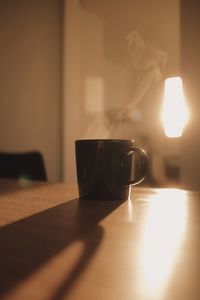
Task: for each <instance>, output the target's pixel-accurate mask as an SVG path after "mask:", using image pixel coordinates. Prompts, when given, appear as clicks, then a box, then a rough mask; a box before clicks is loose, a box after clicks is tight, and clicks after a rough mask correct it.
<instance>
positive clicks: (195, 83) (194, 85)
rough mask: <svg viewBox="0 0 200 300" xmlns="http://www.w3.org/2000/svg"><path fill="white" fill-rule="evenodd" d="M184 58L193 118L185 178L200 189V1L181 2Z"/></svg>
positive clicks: (186, 147)
mask: <svg viewBox="0 0 200 300" xmlns="http://www.w3.org/2000/svg"><path fill="white" fill-rule="evenodd" d="M181 4H182V5H181V15H182V18H181V29H182V30H181V37H182V44H181V49H182V51H181V61H182V73H183V79H184V83H185V91H186V94H187V98H188V103H189V107H190V110H191V120H190V123H189V125H188V127H187V130H186V131H185V135H184V138H183V141H182V152H181V163H182V168H181V171H182V181H183V184H184V186H185V187H186V188H189V189H197V190H200V134H199V133H200V122H199V115H200V90H199V78H200V64H199V53H200V34H199V28H200V3H199V1H196V0H191V1H187V0H182V2H181Z"/></svg>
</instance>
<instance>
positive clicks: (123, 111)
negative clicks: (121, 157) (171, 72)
mask: <svg viewBox="0 0 200 300" xmlns="http://www.w3.org/2000/svg"><path fill="white" fill-rule="evenodd" d="M126 42H127V44H128V47H127V59H128V60H127V65H126V68H127V69H128V73H129V77H131V78H132V82H130V80H129V84H131V87H132V90H131V92H130V93H129V99H128V103H126V104H125V105H123V106H121V107H117V108H114V109H112V110H109V111H106V112H104V113H101V114H99V115H98V116H96V117H95V120H94V122H93V123H92V124H91V125H90V126H89V128H88V129H87V130H86V131H85V132H84V134H83V136H82V138H84V139H85V138H93V139H95V138H101V139H102V138H104V139H105V138H106V139H107V138H113V137H116V136H117V137H118V138H121V137H122V136H121V134H122V131H121V129H122V125H124V124H129V123H130V122H133V121H134V118H135V117H136V112H137V107H138V104H139V103H140V102H141V100H142V99H143V97H144V95H145V93H146V92H147V90H148V89H149V87H150V86H151V84H152V83H153V82H154V81H157V80H159V79H160V78H161V75H162V72H163V70H164V68H165V65H166V62H167V54H166V53H165V52H163V51H162V50H160V49H157V48H156V47H155V46H154V45H152V44H151V43H149V42H147V41H144V39H143V38H142V36H141V34H140V33H139V32H138V31H137V30H134V31H132V32H131V33H130V34H129V35H128V36H127V38H126ZM125 81H126V80H125ZM126 83H127V82H125V84H126ZM124 90H126V87H124Z"/></svg>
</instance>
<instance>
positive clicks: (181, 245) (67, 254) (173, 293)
mask: <svg viewBox="0 0 200 300" xmlns="http://www.w3.org/2000/svg"><path fill="white" fill-rule="evenodd" d="M77 195H78V194H77V189H76V187H75V186H72V185H66V184H64V183H55V184H50V183H46V184H44V183H31V184H26V183H25V182H21V183H16V182H8V181H1V182H0V254H1V255H0V270H1V271H0V298H1V299H20V300H23V299H34V300H36V299H42V300H45V299H52V300H54V299H70V300H71V299H73V300H79V299H81V300H84V299H87V300H90V299H95V300H107V299H109V300H118V299H119V300H129V299H130V300H143V299H145V300H150V299H152V300H157V299H165V300H167V299H170V300H173V299H174V300H175V299H176V300H179V299H180V300H185V299H187V300H193V299H198V300H199V299H200V194H199V193H196V192H189V191H184V190H180V189H153V188H144V187H142V188H140V187H137V188H134V189H133V191H132V194H131V199H129V200H127V201H124V202H119V201H111V202H108V201H80V200H78V196H77Z"/></svg>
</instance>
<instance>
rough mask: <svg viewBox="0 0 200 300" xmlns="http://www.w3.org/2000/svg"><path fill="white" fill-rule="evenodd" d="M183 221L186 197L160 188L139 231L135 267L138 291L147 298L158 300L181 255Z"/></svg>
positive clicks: (184, 225)
mask: <svg viewBox="0 0 200 300" xmlns="http://www.w3.org/2000/svg"><path fill="white" fill-rule="evenodd" d="M186 222H187V195H186V192H185V191H183V190H179V189H163V190H160V191H159V192H158V193H157V194H156V193H155V194H154V195H152V197H151V201H150V202H149V206H148V209H147V211H146V215H145V222H144V226H143V228H142V230H141V244H140V249H139V264H140V266H139V267H140V271H141V278H142V288H143V289H144V287H145V291H144V292H145V293H147V294H148V295H149V299H158V298H159V299H161V298H162V296H163V294H164V293H165V291H166V290H167V286H168V282H169V280H170V276H171V275H172V273H173V268H175V266H176V263H177V262H178V259H179V257H180V255H181V244H182V243H183V241H184V232H185V229H186Z"/></svg>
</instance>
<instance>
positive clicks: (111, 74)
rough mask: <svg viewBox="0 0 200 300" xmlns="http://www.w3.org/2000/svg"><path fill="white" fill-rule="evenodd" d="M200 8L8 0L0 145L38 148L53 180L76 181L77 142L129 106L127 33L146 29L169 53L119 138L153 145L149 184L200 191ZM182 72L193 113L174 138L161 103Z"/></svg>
mask: <svg viewBox="0 0 200 300" xmlns="http://www.w3.org/2000/svg"><path fill="white" fill-rule="evenodd" d="M199 8H200V4H199V2H198V1H197V0H190V1H187V0H169V1H160V0H151V1H146V0H109V1H107V0H95V1H93V0H28V1H27V0H18V1H15V0H1V1H0V39H1V45H0V66H1V67H0V151H27V150H33V149H34V150H39V151H40V152H41V153H42V154H43V156H44V160H45V165H46V169H47V174H48V179H49V180H50V181H60V180H65V181H69V182H70V181H74V180H75V179H76V172H75V162H74V140H75V139H78V138H81V137H83V134H84V132H85V130H87V128H88V126H90V125H91V124H93V122H94V121H95V118H96V116H99V115H101V114H102V113H104V112H106V111H110V110H113V109H116V108H119V107H127V104H128V103H129V101H128V102H127V99H128V98H127V97H123V95H124V93H126V87H127V89H128V88H130V87H131V86H132V81H131V80H130V78H131V77H130V76H129V77H128V78H129V79H127V81H126V80H125V79H126V78H127V77H126V76H124V74H127V73H129V66H128V64H127V40H126V38H127V35H128V34H130V32H132V31H133V30H137V31H138V32H140V34H141V35H142V37H143V38H144V40H145V41H148V42H149V43H151V44H152V45H154V46H155V48H156V49H160V50H162V51H163V52H165V53H167V56H168V59H167V63H166V66H165V68H164V69H163V70H162V74H161V77H160V80H155V81H153V82H152V84H151V85H150V87H149V88H148V89H147V91H146V92H145V93H144V96H143V97H142V99H141V101H140V103H139V105H138V107H137V110H136V112H135V114H134V120H133V121H132V120H131V121H129V122H128V123H127V124H125V126H124V127H122V128H123V129H122V130H121V132H120V138H121V137H122V138H123V137H124V138H132V139H134V140H135V142H136V144H137V146H142V147H143V148H144V149H145V150H146V151H147V153H148V155H149V158H150V171H149V175H148V178H147V181H146V183H147V184H152V185H154V186H169V185H178V186H181V187H184V188H189V189H199V186H200V185H199V183H200V179H199V178H200V150H199V149H200V141H199V130H200V123H199V120H198V112H199V108H200V102H199V98H200V97H199V94H200V92H199V78H200V76H199V75H200V74H199V73H200V71H199V70H200V68H199V53H200V51H199V50H200V34H199V28H200V18H199V15H200V10H199ZM129 75H130V74H129ZM176 76H180V77H181V78H182V79H183V84H184V94H185V100H186V103H187V106H188V109H189V112H190V119H189V122H188V124H187V125H186V127H185V129H184V131H183V133H182V136H180V137H173V138H170V137H167V136H166V135H165V132H164V129H163V124H162V120H161V109H162V105H163V90H164V80H165V79H166V78H168V77H176ZM132 79H133V87H134V83H135V82H134V78H132ZM171 110H172V111H173V110H174V108H173V107H172V108H171ZM180 111H181V108H180ZM178 115H179V113H178V112H177V116H178ZM94 130H95V126H94Z"/></svg>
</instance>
